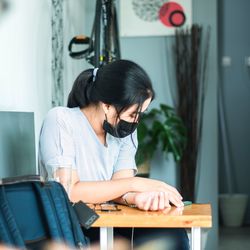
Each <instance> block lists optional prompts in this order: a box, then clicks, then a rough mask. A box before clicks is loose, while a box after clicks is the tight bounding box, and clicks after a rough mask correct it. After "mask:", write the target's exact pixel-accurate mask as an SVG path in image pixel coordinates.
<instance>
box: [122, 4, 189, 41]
mask: <svg viewBox="0 0 250 250" xmlns="http://www.w3.org/2000/svg"><path fill="white" fill-rule="evenodd" d="M191 24H192V0H173V1H168V0H120V34H121V36H166V35H173V34H174V32H175V28H178V27H190V26H191Z"/></svg>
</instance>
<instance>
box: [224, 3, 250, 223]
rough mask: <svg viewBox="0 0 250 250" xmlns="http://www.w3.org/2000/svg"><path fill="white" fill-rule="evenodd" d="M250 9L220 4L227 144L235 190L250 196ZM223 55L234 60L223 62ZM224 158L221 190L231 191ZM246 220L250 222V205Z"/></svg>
mask: <svg viewBox="0 0 250 250" xmlns="http://www.w3.org/2000/svg"><path fill="white" fill-rule="evenodd" d="M249 9H250V1H248V0H240V1H237V2H235V1H233V0H223V1H220V5H219V45H220V51H219V52H220V53H219V54H220V73H221V86H222V90H223V101H224V107H225V117H226V121H225V123H226V126H227V133H228V134H227V139H228V145H224V146H225V147H226V149H228V150H229V151H228V154H229V157H230V163H231V164H230V166H229V167H230V168H232V170H231V177H232V183H231V184H232V187H231V189H232V192H235V193H245V194H248V195H249V197H250V185H249V175H250V168H249V161H250V155H249V149H250V136H249V127H250V115H249V113H250V111H249V109H250V108H249V107H250V84H249V80H250V64H249V65H247V64H246V59H247V58H249V56H250V55H249V50H250V32H248V29H249ZM232 16H233V17H234V18H232ZM223 58H227V59H228V60H230V62H229V63H224V64H222V60H223ZM232 100H233V101H232ZM221 143H222V142H221ZM225 153H226V152H225ZM224 157H226V155H225V156H224V152H223V154H221V157H220V166H221V167H220V175H219V183H220V193H227V192H229V191H230V190H228V181H229V180H228V178H227V174H226V173H227V171H226V169H227V166H226V165H225V161H224V159H225V158H224ZM245 223H247V224H250V205H249V206H248V211H247V214H246V218H245Z"/></svg>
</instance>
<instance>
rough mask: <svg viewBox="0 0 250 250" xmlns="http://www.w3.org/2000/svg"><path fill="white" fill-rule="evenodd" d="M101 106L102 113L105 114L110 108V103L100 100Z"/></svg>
mask: <svg viewBox="0 0 250 250" xmlns="http://www.w3.org/2000/svg"><path fill="white" fill-rule="evenodd" d="M101 107H102V109H103V111H104V113H105V114H107V113H108V111H109V109H110V105H109V104H106V103H103V102H102V103H101Z"/></svg>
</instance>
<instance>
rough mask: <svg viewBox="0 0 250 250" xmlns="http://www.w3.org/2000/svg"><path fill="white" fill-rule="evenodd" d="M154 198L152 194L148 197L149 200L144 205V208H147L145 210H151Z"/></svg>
mask: <svg viewBox="0 0 250 250" xmlns="http://www.w3.org/2000/svg"><path fill="white" fill-rule="evenodd" d="M152 199H153V197H152V196H149V197H148V199H147V201H146V202H145V203H144V206H143V208H142V209H143V210H145V211H148V210H149V208H150V207H151V203H152Z"/></svg>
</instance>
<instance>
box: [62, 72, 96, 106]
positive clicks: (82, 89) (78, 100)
mask: <svg viewBox="0 0 250 250" xmlns="http://www.w3.org/2000/svg"><path fill="white" fill-rule="evenodd" d="M92 84H93V69H87V70H85V71H83V72H82V73H81V74H80V75H79V76H78V77H77V78H76V80H75V82H74V84H73V87H72V90H71V92H70V93H69V96H68V103H67V107H69V108H74V107H80V108H84V107H86V106H88V105H89V103H90V100H89V92H90V88H91V85H92Z"/></svg>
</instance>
